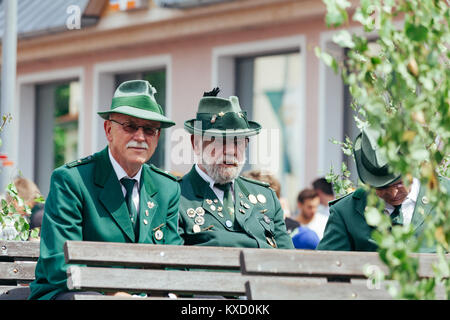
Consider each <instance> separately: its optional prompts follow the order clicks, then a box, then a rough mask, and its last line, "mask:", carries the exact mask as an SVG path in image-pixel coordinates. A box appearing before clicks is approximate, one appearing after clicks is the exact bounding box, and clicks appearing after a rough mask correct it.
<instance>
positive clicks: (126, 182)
mask: <svg viewBox="0 0 450 320" xmlns="http://www.w3.org/2000/svg"><path fill="white" fill-rule="evenodd" d="M120 182H121V183H122V185H123V186H124V187H125V190H126V191H127V194H126V195H125V202H126V203H127V207H128V213H129V214H130V219H131V223H132V224H133V229H134V231H135V233H136V231H137V230H136V227H137V225H138V224H137V223H136V222H137V220H138V217H137V210H136V207H135V205H134V203H133V188H134V184H135V183H136V180H135V179H129V178H122V179H120Z"/></svg>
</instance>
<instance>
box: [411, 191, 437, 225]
mask: <svg viewBox="0 0 450 320" xmlns="http://www.w3.org/2000/svg"><path fill="white" fill-rule="evenodd" d="M425 191H426V188H425V187H423V186H422V185H421V186H420V190H419V194H418V196H417V199H416V206H415V207H414V213H413V216H412V219H411V225H412V227H413V229H414V231H415V230H416V229H417V228H418V227H420V226H421V225H422V223H423V222H424V220H425V217H426V216H427V215H428V214H429V213H430V212H431V209H432V208H433V206H432V205H431V204H428V201H426V200H424V199H426V198H425Z"/></svg>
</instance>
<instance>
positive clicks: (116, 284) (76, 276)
mask: <svg viewBox="0 0 450 320" xmlns="http://www.w3.org/2000/svg"><path fill="white" fill-rule="evenodd" d="M67 275H68V280H67V287H68V288H69V289H70V290H84V291H89V290H94V291H105V292H113V291H125V292H145V293H161V292H173V293H175V294H176V293H186V294H190V293H197V294H216V295H243V294H245V282H246V280H247V277H243V276H242V275H241V274H240V273H237V272H207V271H202V272H199V271H174V270H143V269H122V268H97V267H95V268H93V267H79V266H70V267H69V268H68V270H67Z"/></svg>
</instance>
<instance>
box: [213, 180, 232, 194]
mask: <svg viewBox="0 0 450 320" xmlns="http://www.w3.org/2000/svg"><path fill="white" fill-rule="evenodd" d="M214 187H216V188H218V189H220V190H222V191H223V192H228V191H229V190H230V189H231V182H228V183H225V184H220V183H215V184H214Z"/></svg>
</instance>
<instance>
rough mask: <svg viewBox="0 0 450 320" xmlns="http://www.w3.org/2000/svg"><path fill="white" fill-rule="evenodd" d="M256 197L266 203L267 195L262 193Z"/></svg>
mask: <svg viewBox="0 0 450 320" xmlns="http://www.w3.org/2000/svg"><path fill="white" fill-rule="evenodd" d="M256 198H257V199H258V201H259V202H261V203H266V197H264V196H263V195H262V194H258V195H257V196H256Z"/></svg>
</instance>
